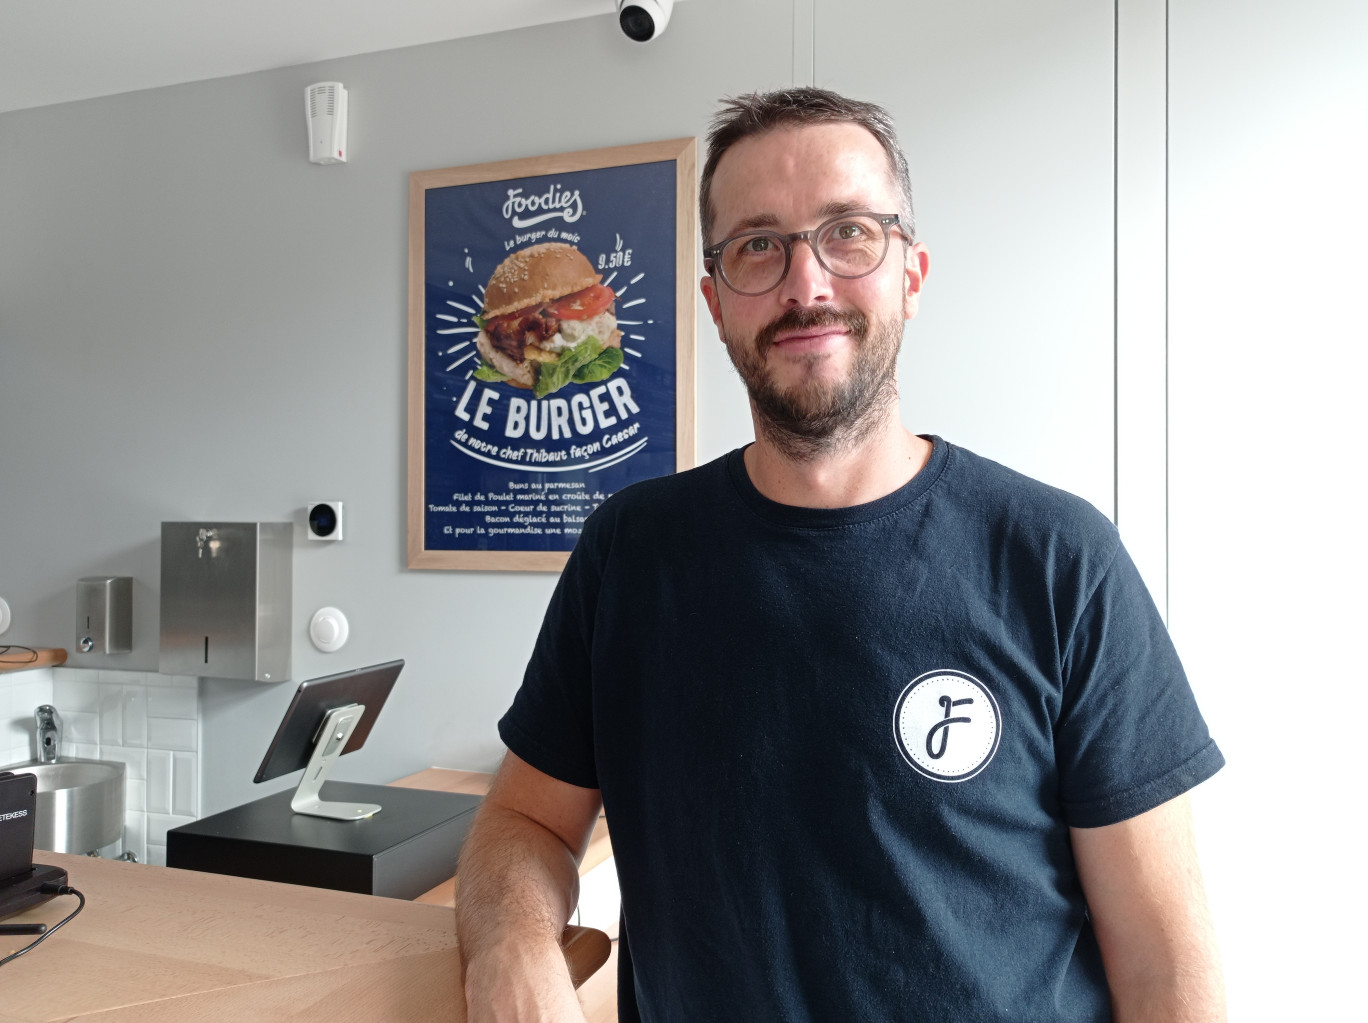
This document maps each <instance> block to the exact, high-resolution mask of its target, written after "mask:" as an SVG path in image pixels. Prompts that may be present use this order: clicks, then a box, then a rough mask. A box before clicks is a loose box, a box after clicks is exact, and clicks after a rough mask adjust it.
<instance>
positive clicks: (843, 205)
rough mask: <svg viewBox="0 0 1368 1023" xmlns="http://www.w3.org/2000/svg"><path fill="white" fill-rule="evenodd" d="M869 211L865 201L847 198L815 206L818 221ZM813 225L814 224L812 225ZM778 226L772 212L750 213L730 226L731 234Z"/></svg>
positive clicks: (777, 221) (776, 218)
mask: <svg viewBox="0 0 1368 1023" xmlns="http://www.w3.org/2000/svg"><path fill="white" fill-rule="evenodd" d="M868 212H870V209H869V205H868V204H867V203H862V202H855V201H853V200H849V199H833V200H831V201H830V202H826V203H823V204H822V205H821V206H819V207H818V208H817V221H818V223H820V222H822V221H824V220H830V219H831V218H832V217H840V216H843V215H845V214H847V213H868ZM813 226H814V227H815V226H816V224H814V225H813ZM778 227H779V218H778V217H777V216H775V215H774V214H773V213H752V214H751V215H750V216H749V217H743V218H742V219H741V220H739V221H737V222H736V225H735V226H734V227H733V228H732V230H731V234H730V235H728V237H731V235H737V234H741V233H743V232H745V231H758V230H762V229H763V230H776V229H777V228H778Z"/></svg>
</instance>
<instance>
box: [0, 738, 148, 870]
mask: <svg viewBox="0 0 1368 1023" xmlns="http://www.w3.org/2000/svg"><path fill="white" fill-rule="evenodd" d="M0 771H13V772H15V773H16V774H19V773H23V774H31V775H33V776H34V777H35V778H37V779H38V805H37V807H35V809H34V814H33V824H34V837H33V845H34V847H35V848H37V849H48V850H50V851H52V852H70V853H88V852H94V851H95V850H96V849H101V848H103V847H104V846H107V845H109V844H111V843H112V842H117V841H118V840H119V838H120V836H122V835H123V827H124V765H123V764H121V763H115V762H112V761H108V760H82V759H80V758H78V757H68V758H67V759H65V760H58V761H56V762H54V763H51V764H47V763H39V762H38V761H33V760H31V761H29V762H28V763H24V764H10V765H9V766H8V767H0Z"/></svg>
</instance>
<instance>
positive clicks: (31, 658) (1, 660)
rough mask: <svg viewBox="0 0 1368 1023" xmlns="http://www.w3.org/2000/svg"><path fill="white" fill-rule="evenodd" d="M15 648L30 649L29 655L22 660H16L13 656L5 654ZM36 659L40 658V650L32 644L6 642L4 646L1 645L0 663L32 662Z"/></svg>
mask: <svg viewBox="0 0 1368 1023" xmlns="http://www.w3.org/2000/svg"><path fill="white" fill-rule="evenodd" d="M13 650H26V651H28V656H27V657H25V658H24V659H23V660H22V661H16V660H14V659H13V658H10V657H7V656H5V655H6V654H8V653H10V652H11V651H13ZM36 660H38V651H37V650H35V649H33V647H31V646H19V645H17V644H14V643H6V644H5V645H4V646H0V664H32V663H33V662H34V661H36Z"/></svg>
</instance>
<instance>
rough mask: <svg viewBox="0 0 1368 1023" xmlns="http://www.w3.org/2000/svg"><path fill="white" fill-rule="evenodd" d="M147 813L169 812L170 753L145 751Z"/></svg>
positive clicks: (154, 750)
mask: <svg viewBox="0 0 1368 1023" xmlns="http://www.w3.org/2000/svg"><path fill="white" fill-rule="evenodd" d="M147 812H148V813H170V812H171V751H170V750H161V749H150V750H148V751H147Z"/></svg>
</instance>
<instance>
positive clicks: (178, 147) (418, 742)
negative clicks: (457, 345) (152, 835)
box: [0, 0, 791, 812]
mask: <svg viewBox="0 0 1368 1023" xmlns="http://www.w3.org/2000/svg"><path fill="white" fill-rule="evenodd" d="M724 14H725V17H726V20H727V23H728V25H729V29H728V31H727V32H725V33H719V32H718V31H717V26H718V22H719V19H720V18H721V17H722V16H723V15H724ZM789 21H790V10H789V5H788V3H787V2H786V0H768V2H756V0H749V2H746V3H742V4H737V5H731V4H723V3H721V2H720V0H691V2H690V3H687V4H682V5H680V7H679V8H678V10H677V11H676V12H675V15H674V17H673V18H672V20H671V24H670V29H669V32H668V34H667V35H666V36H665V37H663V38H662V39H661V40H659V41H658V42H657V43H655V44H653V45H652V46H650V47H637V46H633V45H631V44H629V43H628V42H627V41H626V40H624V39H622V37H621V36H620V34H619V33H618V31H617V29H616V26H615V25H614V23H613V19H612V17H611V15H609V16H607V17H604V18H599V19H588V20H583V21H574V22H567V23H563V24H559V25H550V26H544V27H540V28H535V29H528V30H522V31H516V32H509V33H502V34H499V35H496V36H490V37H485V38H482V39H470V40H460V41H454V42H450V43H443V44H435V45H431V46H424V47H417V48H413V49H408V50H400V51H392V52H387V53H380V54H371V55H366V56H362V57H356V58H349V59H345V60H339V61H334V62H328V63H325V64H318V65H312V66H308V67H299V68H290V69H286V70H282V71H273V72H266V73H261V74H253V75H247V76H242V77H237V78H230V79H221V80H217V81H210V82H202V83H196V84H191V85H185V86H178V87H172V88H166V89H158V90H152V91H148V92H142V93H133V94H128V95H124V96H117V97H111V98H107V99H101V100H93V101H89V102H83V103H74V104H67V105H64V106H57V107H51V108H46V109H37V110H31V111H22V112H17V113H14V114H10V115H6V116H4V117H0V153H2V154H3V155H0V237H2V238H3V239H4V243H3V246H2V247H0V281H3V284H0V287H2V288H3V291H2V292H0V309H3V313H2V314H0V315H3V319H2V320H0V331H3V334H2V335H0V337H2V338H3V343H2V344H0V378H3V379H4V381H5V383H6V387H5V390H6V394H5V396H4V399H3V403H2V404H0V434H3V436H5V437H6V438H7V439H8V440H7V443H5V444H4V445H3V446H2V447H0V478H3V479H6V480H11V481H19V480H22V481H24V482H23V484H22V485H20V486H11V485H9V484H5V485H4V491H3V496H0V502H3V503H0V511H2V513H3V514H2V515H0V522H3V526H0V595H4V596H5V597H6V598H7V599H9V600H10V602H11V604H12V605H13V607H14V611H15V625H14V628H13V629H12V630H11V632H10V633H9V634H7V636H6V637H5V638H6V639H12V640H14V641H15V642H28V643H33V644H44V645H60V646H65V647H67V648H69V649H70V648H71V647H72V636H71V635H69V633H70V632H71V625H70V621H71V618H72V616H73V614H74V585H75V581H76V579H77V578H79V577H80V576H82V575H88V574H92V573H95V572H111V573H119V574H127V575H132V576H133V577H134V578H135V580H136V581H137V587H136V592H135V603H136V609H135V619H136V625H135V629H136V635H135V649H134V653H132V654H130V655H127V656H125V657H121V658H120V657H107V658H99V657H81V656H78V655H73V656H72V659H71V662H70V663H71V664H73V665H79V666H94V667H101V666H107V667H123V668H130V669H142V670H147V669H155V667H156V661H157V600H158V573H159V550H158V536H159V523H160V522H161V521H162V520H163V519H189V520H193V519H199V518H219V519H244V520H256V519H260V520H270V521H284V520H290V521H293V522H294V523H295V527H296V537H297V543H296V548H295V555H294V591H295V598H294V633H295V642H294V665H293V668H294V670H293V676H294V678H296V679H302V678H309V677H313V676H316V675H320V674H324V673H327V672H331V671H335V670H340V669H342V668H345V667H350V666H354V665H358V664H365V663H369V662H372V661H375V660H380V659H384V658H389V657H404V658H406V659H407V660H408V662H409V667H408V669H407V670H406V673H405V676H404V678H403V681H402V682H401V684H400V685H399V686H398V688H397V689H396V691H395V693H394V695H393V697H392V700H391V703H390V705H389V707H387V709H386V711H385V714H384V716H383V717H382V718H381V724H380V726H379V728H378V729H377V730H376V732H375V733H374V734H373V736H372V739H371V741H370V743H369V744H368V745H367V748H366V749H365V750H363V751H362V752H361V753H359V754H357V755H355V756H353V757H349V758H348V759H347V760H346V761H343V762H342V764H341V765H340V766H339V769H338V775H339V776H342V777H349V776H350V777H357V778H363V777H364V778H374V779H381V780H384V779H389V778H392V777H395V776H397V775H399V774H402V773H407V772H410V771H413V770H417V769H419V768H422V767H424V766H428V765H430V764H446V765H451V766H490V765H491V764H492V763H493V762H494V761H495V760H496V758H497V756H498V753H499V749H500V747H499V746H498V741H497V736H496V735H495V732H494V727H493V725H494V722H495V720H496V719H497V717H498V715H499V714H500V713H501V712H502V710H503V709H504V708H505V707H506V706H507V704H508V702H509V700H510V699H511V696H512V693H513V691H514V689H515V688H516V686H517V683H518V681H519V679H520V678H521V673H522V667H523V664H524V663H525V660H526V657H527V653H528V650H529V648H530V645H531V642H532V639H533V637H534V636H535V633H536V628H537V624H538V622H539V619H540V616H541V612H542V609H543V608H544V606H545V603H546V600H547V598H548V596H549V595H550V592H551V588H552V586H553V585H554V582H555V577H554V576H553V575H550V574H545V573H540V574H523V573H517V574H508V573H457V572H409V571H406V570H405V569H404V486H405V476H404V467H405V447H404V436H405V433H404V430H405V415H406V405H407V397H406V391H405V380H406V376H405V374H406V358H407V356H406V341H405V338H406V320H405V315H406V313H405V310H406V305H405V302H406V272H407V270H406V252H407V247H406V246H407V196H408V193H407V187H408V181H407V175H408V174H409V172H411V171H414V170H425V169H430V168H434V167H444V166H453V165H460V164H466V163H475V162H481V161H486V160H497V159H508V158H516V157H522V156H533V155H538V154H542V153H554V152H562V151H568V150H575V149H585V148H593V147H598V146H607V145H618V144H624V143H631V142H638V141H647V140H651V139H659V138H672V137H678V136H683V135H696V134H700V133H701V132H702V131H703V129H704V125H705V123H706V119H707V116H708V114H709V112H710V110H711V108H712V106H713V103H714V100H715V98H716V97H717V96H718V95H720V94H721V93H723V92H728V91H740V90H744V89H750V88H755V87H769V86H776V85H782V84H784V83H785V82H787V80H788V75H789V73H790V67H791V38H790V36H789V34H788V29H787V28H786V27H784V28H782V29H781V31H780V32H778V33H777V34H776V33H775V31H774V26H775V25H776V24H778V25H780V26H788V25H789ZM703 54H712V55H713V58H711V59H710V61H709V65H710V70H709V71H708V73H707V74H700V73H699V70H698V69H699V65H700V60H701V56H702V55H703ZM548 68H554V69H556V72H555V73H554V74H552V75H550V76H548V75H547V74H545V73H543V72H544V71H545V69H548ZM331 79H337V80H340V81H342V82H344V83H345V84H346V86H347V88H348V91H349V95H350V101H351V115H350V128H351V137H350V141H351V162H350V163H348V164H347V165H346V166H337V167H316V166H313V165H311V164H309V163H308V162H307V159H306V154H305V136H304V125H303V120H304V118H303V91H304V87H305V86H306V85H308V84H309V83H311V82H315V81H320V80H331ZM702 322H703V323H704V324H705V326H706V325H707V323H708V321H707V320H706V317H703V318H702ZM704 333H705V337H706V336H708V335H709V334H710V328H708V329H706V330H705V332H704ZM700 356H701V357H700V405H701V407H702V409H703V413H702V415H701V416H700V428H699V433H700V450H701V454H702V457H711V456H713V455H715V454H717V453H720V452H721V451H724V450H726V449H727V448H729V447H732V446H735V445H736V444H738V443H741V442H743V441H744V440H745V439H746V438H747V436H748V434H749V420H748V418H747V416H746V412H745V406H744V397H743V395H742V392H741V390H740V388H739V385H737V384H736V383H735V382H734V380H733V379H732V375H731V371H730V368H729V367H728V366H727V365H726V363H725V359H724V358H723V357H722V353H721V349H720V346H719V345H717V344H716V342H715V341H713V342H712V343H711V344H709V343H707V341H705V342H704V344H703V350H702V352H701V353H700ZM714 408H716V409H717V410H718V411H717V412H716V414H714V413H713V412H712V411H711V410H713V409H714ZM317 498H337V499H342V500H345V501H346V502H347V508H346V512H347V522H346V539H345V540H344V541H343V542H342V543H340V544H310V543H307V542H305V540H304V538H303V536H304V533H303V515H302V511H303V507H304V504H305V502H307V501H309V500H311V499H317ZM326 604H335V605H337V606H339V607H341V608H342V609H343V610H344V611H345V612H346V613H347V614H348V615H349V617H350V619H351V624H352V638H351V641H350V643H349V644H348V645H347V647H346V648H345V649H344V651H343V652H341V653H339V654H336V655H323V654H319V653H317V652H316V651H315V650H314V649H313V647H312V646H311V645H310V644H309V642H308V640H307V637H306V633H305V629H306V627H307V622H308V618H309V616H310V615H311V614H312V613H313V611H314V610H316V609H317V608H318V607H321V606H323V605H326ZM292 689H293V686H281V687H271V686H260V685H257V684H253V683H243V682H232V681H225V680H209V681H206V682H205V683H204V698H203V711H204V758H205V760H204V795H205V809H206V811H210V812H212V811H214V810H216V809H221V808H223V807H224V806H227V805H231V804H233V803H234V802H238V801H241V800H242V799H245V798H248V797H250V796H252V795H254V794H257V792H256V790H254V789H253V787H252V786H251V783H250V779H251V775H252V773H253V772H254V770H255V766H256V763H257V761H258V760H259V758H260V756H261V754H262V753H263V752H264V750H265V746H266V742H267V741H268V739H269V738H270V733H271V730H272V729H273V728H274V726H275V723H276V721H277V720H278V719H279V716H280V714H281V713H282V712H283V709H284V706H285V704H286V702H287V701H288V698H289V695H290V690H292ZM262 791H265V787H264V786H263V788H262Z"/></svg>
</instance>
